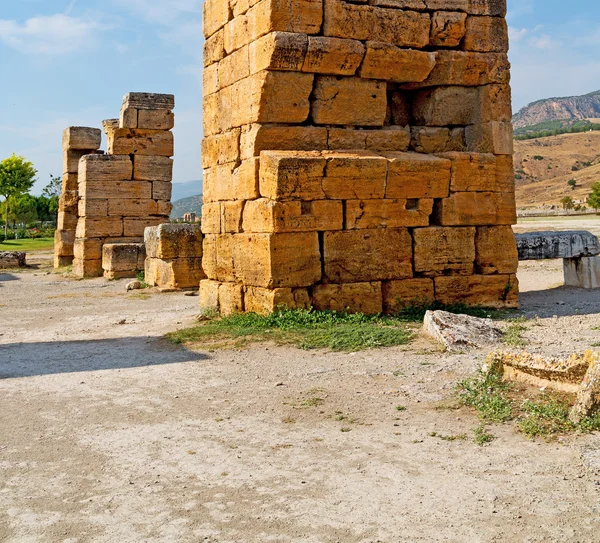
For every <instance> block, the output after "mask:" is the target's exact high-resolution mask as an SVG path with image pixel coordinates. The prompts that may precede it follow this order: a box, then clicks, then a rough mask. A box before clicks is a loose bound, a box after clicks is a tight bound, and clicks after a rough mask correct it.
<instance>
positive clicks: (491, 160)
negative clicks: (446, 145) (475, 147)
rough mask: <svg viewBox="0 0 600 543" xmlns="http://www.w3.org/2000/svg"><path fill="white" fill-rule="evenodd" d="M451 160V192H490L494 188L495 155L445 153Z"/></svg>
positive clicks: (445, 156)
mask: <svg viewBox="0 0 600 543" xmlns="http://www.w3.org/2000/svg"><path fill="white" fill-rule="evenodd" d="M441 156H442V157H443V158H447V159H449V160H451V161H452V169H451V177H450V190H451V191H452V192H470V191H473V192H485V191H487V192H490V191H495V190H496V157H495V156H494V155H492V154H485V153H446V154H444V155H441Z"/></svg>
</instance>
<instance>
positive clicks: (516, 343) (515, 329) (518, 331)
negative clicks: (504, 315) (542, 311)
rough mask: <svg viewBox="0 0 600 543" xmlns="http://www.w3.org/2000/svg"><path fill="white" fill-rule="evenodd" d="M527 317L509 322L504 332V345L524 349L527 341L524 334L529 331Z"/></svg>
mask: <svg viewBox="0 0 600 543" xmlns="http://www.w3.org/2000/svg"><path fill="white" fill-rule="evenodd" d="M526 322H527V318H526V317H519V318H517V319H511V320H509V321H508V323H509V324H508V328H507V329H506V330H505V332H504V343H506V344H507V345H511V346H512V347H524V346H525V345H527V341H526V340H525V339H523V336H522V334H523V332H526V331H527V329H528V328H527V326H525V323H526Z"/></svg>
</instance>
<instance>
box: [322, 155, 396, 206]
mask: <svg viewBox="0 0 600 543" xmlns="http://www.w3.org/2000/svg"><path fill="white" fill-rule="evenodd" d="M323 156H324V157H325V158H326V159H327V164H326V166H325V179H324V180H323V182H322V188H323V191H324V192H325V195H326V196H327V198H330V199H335V200H346V199H359V200H369V199H373V198H383V197H384V192H385V183H386V175H387V169H388V161H387V160H386V159H385V158H384V157H382V156H380V155H378V154H377V153H373V152H371V151H363V152H361V151H353V152H342V151H327V152H324V153H323Z"/></svg>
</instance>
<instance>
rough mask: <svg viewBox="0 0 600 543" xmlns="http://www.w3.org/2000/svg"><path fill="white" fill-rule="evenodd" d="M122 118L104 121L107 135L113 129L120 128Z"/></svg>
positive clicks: (103, 124)
mask: <svg viewBox="0 0 600 543" xmlns="http://www.w3.org/2000/svg"><path fill="white" fill-rule="evenodd" d="M119 123H120V119H104V120H103V121H102V130H103V131H104V133H105V134H106V135H108V134H110V133H111V132H112V131H113V130H116V129H117V128H119Z"/></svg>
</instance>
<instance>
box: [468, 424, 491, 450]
mask: <svg viewBox="0 0 600 543" xmlns="http://www.w3.org/2000/svg"><path fill="white" fill-rule="evenodd" d="M473 433H474V434H475V437H474V439H473V441H474V442H475V443H476V444H477V445H479V446H480V447H483V446H484V445H485V444H486V443H490V442H492V441H494V439H495V436H494V434H490V433H489V432H488V431H487V430H486V428H485V424H480V425H479V426H478V427H477V428H475V429H473Z"/></svg>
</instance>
